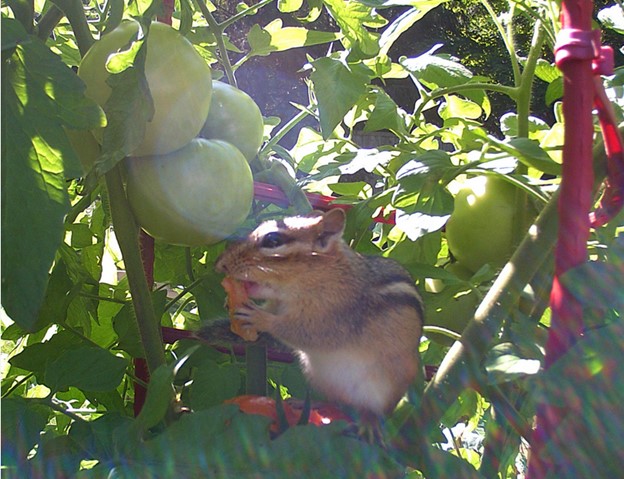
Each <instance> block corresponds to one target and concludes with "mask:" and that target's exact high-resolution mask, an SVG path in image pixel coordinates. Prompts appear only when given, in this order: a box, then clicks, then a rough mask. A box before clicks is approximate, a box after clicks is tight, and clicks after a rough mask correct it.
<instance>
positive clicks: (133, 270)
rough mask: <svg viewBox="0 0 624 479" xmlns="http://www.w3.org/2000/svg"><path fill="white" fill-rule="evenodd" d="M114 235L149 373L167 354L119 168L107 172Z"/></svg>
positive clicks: (135, 226)
mask: <svg viewBox="0 0 624 479" xmlns="http://www.w3.org/2000/svg"><path fill="white" fill-rule="evenodd" d="M105 178H106V186H107V188H108V196H109V201H110V209H111V216H112V220H113V227H114V230H115V236H116V237H117V241H118V243H119V248H120V249H121V253H122V256H123V260H124V264H125V267H126V275H127V276H128V284H129V286H130V294H131V296H132V304H133V306H134V311H135V314H136V320H137V326H138V329H139V335H140V337H141V343H142V345H143V350H144V352H145V359H146V361H147V367H148V369H149V371H150V372H153V371H155V370H156V368H157V367H158V366H160V365H162V364H165V352H164V348H163V343H162V338H161V336H160V324H159V321H158V319H157V317H156V314H155V312H154V306H153V304H152V296H151V293H150V288H149V286H148V284H147V280H146V278H145V273H144V271H143V262H142V260H141V252H140V248H139V228H138V226H137V224H136V222H135V220H134V216H133V215H132V212H131V211H130V205H129V204H128V199H127V198H126V193H125V191H124V187H123V182H122V178H121V170H120V165H117V166H115V167H114V168H113V169H111V170H110V171H109V172H108V173H106V176H105Z"/></svg>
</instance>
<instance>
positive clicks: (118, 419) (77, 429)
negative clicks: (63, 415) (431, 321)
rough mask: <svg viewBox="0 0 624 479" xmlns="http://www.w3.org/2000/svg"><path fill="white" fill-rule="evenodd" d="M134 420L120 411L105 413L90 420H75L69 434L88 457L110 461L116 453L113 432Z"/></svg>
mask: <svg viewBox="0 0 624 479" xmlns="http://www.w3.org/2000/svg"><path fill="white" fill-rule="evenodd" d="M132 422H133V420H132V419H131V418H130V417H127V416H122V415H121V414H119V413H116V412H115V413H108V414H104V415H102V416H100V417H98V418H97V419H94V420H93V421H89V422H86V421H85V422H82V421H75V422H73V423H72V426H71V429H70V430H69V436H70V437H71V438H73V439H74V441H76V442H77V443H78V444H80V446H81V447H82V448H83V450H84V451H85V452H86V453H87V455H88V457H91V458H94V459H97V460H100V461H103V462H104V461H110V460H111V459H112V458H113V457H114V454H115V444H114V441H113V432H114V431H115V429H118V428H125V427H127V426H128V425H129V424H131V423H132Z"/></svg>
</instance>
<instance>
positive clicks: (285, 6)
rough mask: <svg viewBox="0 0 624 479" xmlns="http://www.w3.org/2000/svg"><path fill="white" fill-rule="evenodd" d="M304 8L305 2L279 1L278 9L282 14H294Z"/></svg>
mask: <svg viewBox="0 0 624 479" xmlns="http://www.w3.org/2000/svg"><path fill="white" fill-rule="evenodd" d="M302 6H303V0H278V2H277V8H278V9H279V11H280V12H282V13H293V12H296V11H297V10H299V9H300V8H301V7H302Z"/></svg>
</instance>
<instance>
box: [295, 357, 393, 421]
mask: <svg viewBox="0 0 624 479" xmlns="http://www.w3.org/2000/svg"><path fill="white" fill-rule="evenodd" d="M299 356H300V359H301V363H302V366H303V369H304V373H305V374H306V376H307V378H308V380H309V381H310V382H311V383H312V386H313V387H314V388H315V389H317V390H318V391H319V392H321V393H323V394H325V396H327V399H328V400H330V401H339V402H342V403H345V404H348V405H351V406H354V407H356V408H360V409H366V410H369V411H372V412H374V413H376V414H379V415H381V414H382V413H383V412H384V410H385V409H386V408H387V407H388V403H389V402H390V401H392V400H393V397H392V396H393V394H394V390H393V387H392V382H391V378H390V377H389V375H387V374H384V371H382V370H380V367H379V364H378V362H377V361H376V359H375V357H374V356H372V357H371V354H370V352H364V351H361V350H353V349H352V350H340V351H332V352H328V351H305V352H300V353H299Z"/></svg>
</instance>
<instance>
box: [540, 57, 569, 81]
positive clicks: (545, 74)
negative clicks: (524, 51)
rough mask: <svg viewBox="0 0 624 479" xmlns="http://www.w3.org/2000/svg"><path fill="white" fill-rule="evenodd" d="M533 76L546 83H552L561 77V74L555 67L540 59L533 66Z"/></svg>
mask: <svg viewBox="0 0 624 479" xmlns="http://www.w3.org/2000/svg"><path fill="white" fill-rule="evenodd" d="M535 76H536V77H537V78H539V79H540V80H543V81H545V82H546V83H552V82H553V81H554V80H556V79H557V78H561V77H563V73H561V70H559V68H557V66H556V65H554V64H552V63H550V62H547V61H546V60H544V59H542V58H540V59H539V60H537V64H536V65H535Z"/></svg>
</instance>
